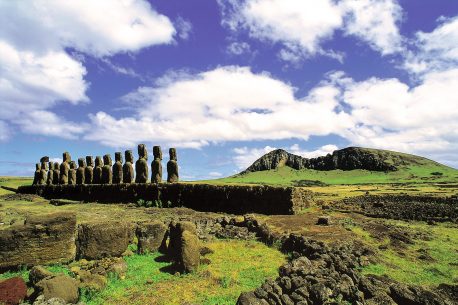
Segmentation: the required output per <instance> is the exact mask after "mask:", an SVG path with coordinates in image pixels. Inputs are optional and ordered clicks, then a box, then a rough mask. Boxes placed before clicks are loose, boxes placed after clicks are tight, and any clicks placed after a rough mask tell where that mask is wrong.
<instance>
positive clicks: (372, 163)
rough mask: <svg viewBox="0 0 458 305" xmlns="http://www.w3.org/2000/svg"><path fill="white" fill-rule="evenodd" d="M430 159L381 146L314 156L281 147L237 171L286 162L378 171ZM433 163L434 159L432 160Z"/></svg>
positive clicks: (303, 166)
mask: <svg viewBox="0 0 458 305" xmlns="http://www.w3.org/2000/svg"><path fill="white" fill-rule="evenodd" d="M430 162H434V161H431V160H428V159H426V158H422V157H418V156H414V155H409V154H404V153H398V152H393V151H388V150H381V149H370V148H363V147H347V148H344V149H339V150H335V151H334V152H333V153H332V154H327V155H326V156H321V157H317V158H310V159H308V158H304V157H301V156H298V155H294V154H292V153H289V152H287V151H286V150H283V149H276V150H273V151H271V152H269V153H267V154H265V155H264V156H262V157H261V158H259V159H258V160H256V161H255V162H254V163H253V164H252V165H250V166H249V167H248V168H247V169H246V170H245V171H243V172H241V173H240V174H242V175H243V174H246V173H249V172H257V171H265V170H271V169H276V168H278V167H282V166H288V167H291V168H293V169H297V170H300V169H314V170H320V171H329V170H336V169H340V170H345V171H347V170H355V169H362V170H370V171H380V172H390V171H397V170H398V169H399V168H400V167H405V166H408V165H414V164H416V165H421V164H425V163H430ZM434 163H436V162H434Z"/></svg>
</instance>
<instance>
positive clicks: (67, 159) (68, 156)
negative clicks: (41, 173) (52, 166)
mask: <svg viewBox="0 0 458 305" xmlns="http://www.w3.org/2000/svg"><path fill="white" fill-rule="evenodd" d="M62 159H63V160H64V161H63V162H70V161H72V157H70V153H68V152H67V151H66V152H64V153H63V154H62Z"/></svg>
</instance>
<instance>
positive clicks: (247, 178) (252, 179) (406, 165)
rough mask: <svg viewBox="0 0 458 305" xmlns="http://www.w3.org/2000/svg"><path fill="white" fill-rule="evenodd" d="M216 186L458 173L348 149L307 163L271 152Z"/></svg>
mask: <svg viewBox="0 0 458 305" xmlns="http://www.w3.org/2000/svg"><path fill="white" fill-rule="evenodd" d="M218 181H219V182H226V183H261V184H277V185H298V186H300V185H314V184H315V185H316V184H320V183H324V184H366V183H411V182H415V183H422V182H458V170H456V169H453V168H451V167H448V166H445V165H442V164H440V163H438V162H435V161H432V160H429V159H427V158H423V157H420V156H415V155H410V154H404V153H399V152H394V151H388V150H379V149H369V148H361V147H349V148H344V149H341V150H337V151H334V152H333V154H328V155H327V156H323V157H318V158H312V159H307V158H303V157H301V156H297V155H294V154H290V153H288V152H287V151H285V150H280V149H278V150H274V151H271V152H269V153H267V154H265V155H264V156H262V157H261V158H259V159H258V160H256V161H255V162H254V163H253V164H252V165H251V166H249V167H248V168H247V169H246V170H245V171H243V172H241V173H239V174H237V175H235V176H232V177H228V178H224V179H219V180H218Z"/></svg>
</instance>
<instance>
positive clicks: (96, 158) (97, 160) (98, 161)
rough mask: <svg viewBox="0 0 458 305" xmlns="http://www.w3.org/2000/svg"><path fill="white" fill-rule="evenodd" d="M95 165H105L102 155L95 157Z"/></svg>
mask: <svg viewBox="0 0 458 305" xmlns="http://www.w3.org/2000/svg"><path fill="white" fill-rule="evenodd" d="M95 166H103V162H102V157H100V156H97V157H95Z"/></svg>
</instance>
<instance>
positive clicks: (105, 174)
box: [102, 154, 113, 184]
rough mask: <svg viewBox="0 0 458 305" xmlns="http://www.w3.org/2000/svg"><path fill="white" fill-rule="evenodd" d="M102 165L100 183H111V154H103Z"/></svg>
mask: <svg viewBox="0 0 458 305" xmlns="http://www.w3.org/2000/svg"><path fill="white" fill-rule="evenodd" d="M103 164H104V165H103V167H102V184H111V183H112V181H113V172H112V171H111V166H112V165H111V156H110V155H108V154H106V155H104V156H103Z"/></svg>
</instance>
